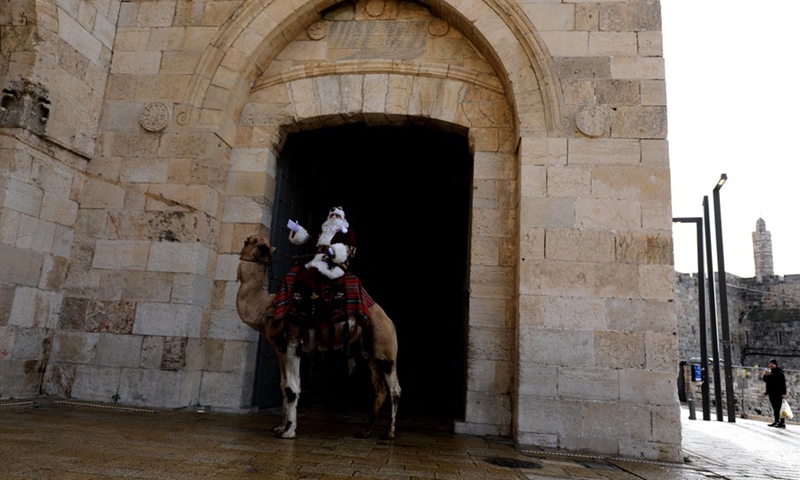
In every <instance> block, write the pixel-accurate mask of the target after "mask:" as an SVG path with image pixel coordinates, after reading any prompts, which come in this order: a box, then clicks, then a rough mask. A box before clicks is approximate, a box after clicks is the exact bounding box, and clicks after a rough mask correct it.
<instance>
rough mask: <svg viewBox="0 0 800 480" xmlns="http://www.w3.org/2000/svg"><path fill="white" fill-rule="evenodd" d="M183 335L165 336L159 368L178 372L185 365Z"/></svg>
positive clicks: (184, 339)
mask: <svg viewBox="0 0 800 480" xmlns="http://www.w3.org/2000/svg"><path fill="white" fill-rule="evenodd" d="M187 342H188V339H187V338H185V337H166V338H165V339H164V347H163V350H162V357H161V370H165V371H172V372H179V371H182V370H184V369H185V367H186V344H187Z"/></svg>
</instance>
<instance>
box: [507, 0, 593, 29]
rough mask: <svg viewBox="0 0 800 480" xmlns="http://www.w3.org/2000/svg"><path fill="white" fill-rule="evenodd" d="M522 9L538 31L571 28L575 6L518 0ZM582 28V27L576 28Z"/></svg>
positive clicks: (573, 22) (573, 23)
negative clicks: (521, 0) (520, 0)
mask: <svg viewBox="0 0 800 480" xmlns="http://www.w3.org/2000/svg"><path fill="white" fill-rule="evenodd" d="M520 7H521V8H522V11H523V12H525V13H526V14H527V16H528V18H529V19H530V20H531V22H532V23H533V26H534V27H536V30H539V31H559V30H572V29H573V28H574V27H575V7H574V6H573V5H566V4H561V3H542V2H520ZM578 30H582V29H578Z"/></svg>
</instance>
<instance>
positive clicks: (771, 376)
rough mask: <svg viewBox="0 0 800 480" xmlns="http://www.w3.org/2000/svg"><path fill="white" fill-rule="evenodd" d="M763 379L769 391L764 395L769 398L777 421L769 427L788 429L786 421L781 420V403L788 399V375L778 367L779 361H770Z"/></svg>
mask: <svg viewBox="0 0 800 480" xmlns="http://www.w3.org/2000/svg"><path fill="white" fill-rule="evenodd" d="M761 379H762V380H764V383H766V384H767V391H766V392H765V393H764V395H766V396H768V397H769V403H770V404H772V413H773V414H774V415H775V421H774V422H772V423H770V424H769V426H770V427H775V428H786V419H784V418H781V402H782V401H783V399H784V398H786V375H784V374H783V369H782V368H781V367H779V366H778V361H777V360H775V359H774V358H772V359H770V361H769V370H767V371H765V372H764V375H762V376H761Z"/></svg>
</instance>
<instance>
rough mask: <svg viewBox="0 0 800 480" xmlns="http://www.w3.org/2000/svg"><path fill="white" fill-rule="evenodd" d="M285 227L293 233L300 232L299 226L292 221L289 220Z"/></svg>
mask: <svg viewBox="0 0 800 480" xmlns="http://www.w3.org/2000/svg"><path fill="white" fill-rule="evenodd" d="M286 227H287V228H289V230H291V231H293V232H296V231H298V230H300V224H299V223H298V222H295V221H294V220H289V223H287V224H286Z"/></svg>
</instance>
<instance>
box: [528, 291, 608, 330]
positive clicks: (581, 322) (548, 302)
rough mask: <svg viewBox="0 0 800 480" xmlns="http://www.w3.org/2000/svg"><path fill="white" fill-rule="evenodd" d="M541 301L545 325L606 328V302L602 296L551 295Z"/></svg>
mask: <svg viewBox="0 0 800 480" xmlns="http://www.w3.org/2000/svg"><path fill="white" fill-rule="evenodd" d="M541 302H542V306H543V315H544V322H543V326H544V327H547V328H561V329H565V330H572V329H577V330H580V329H589V330H592V329H594V330H600V329H605V328H606V325H607V320H606V309H605V302H603V300H602V299H600V298H581V297H577V298H576V297H555V296H549V297H544V298H543V299H542V300H541Z"/></svg>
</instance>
